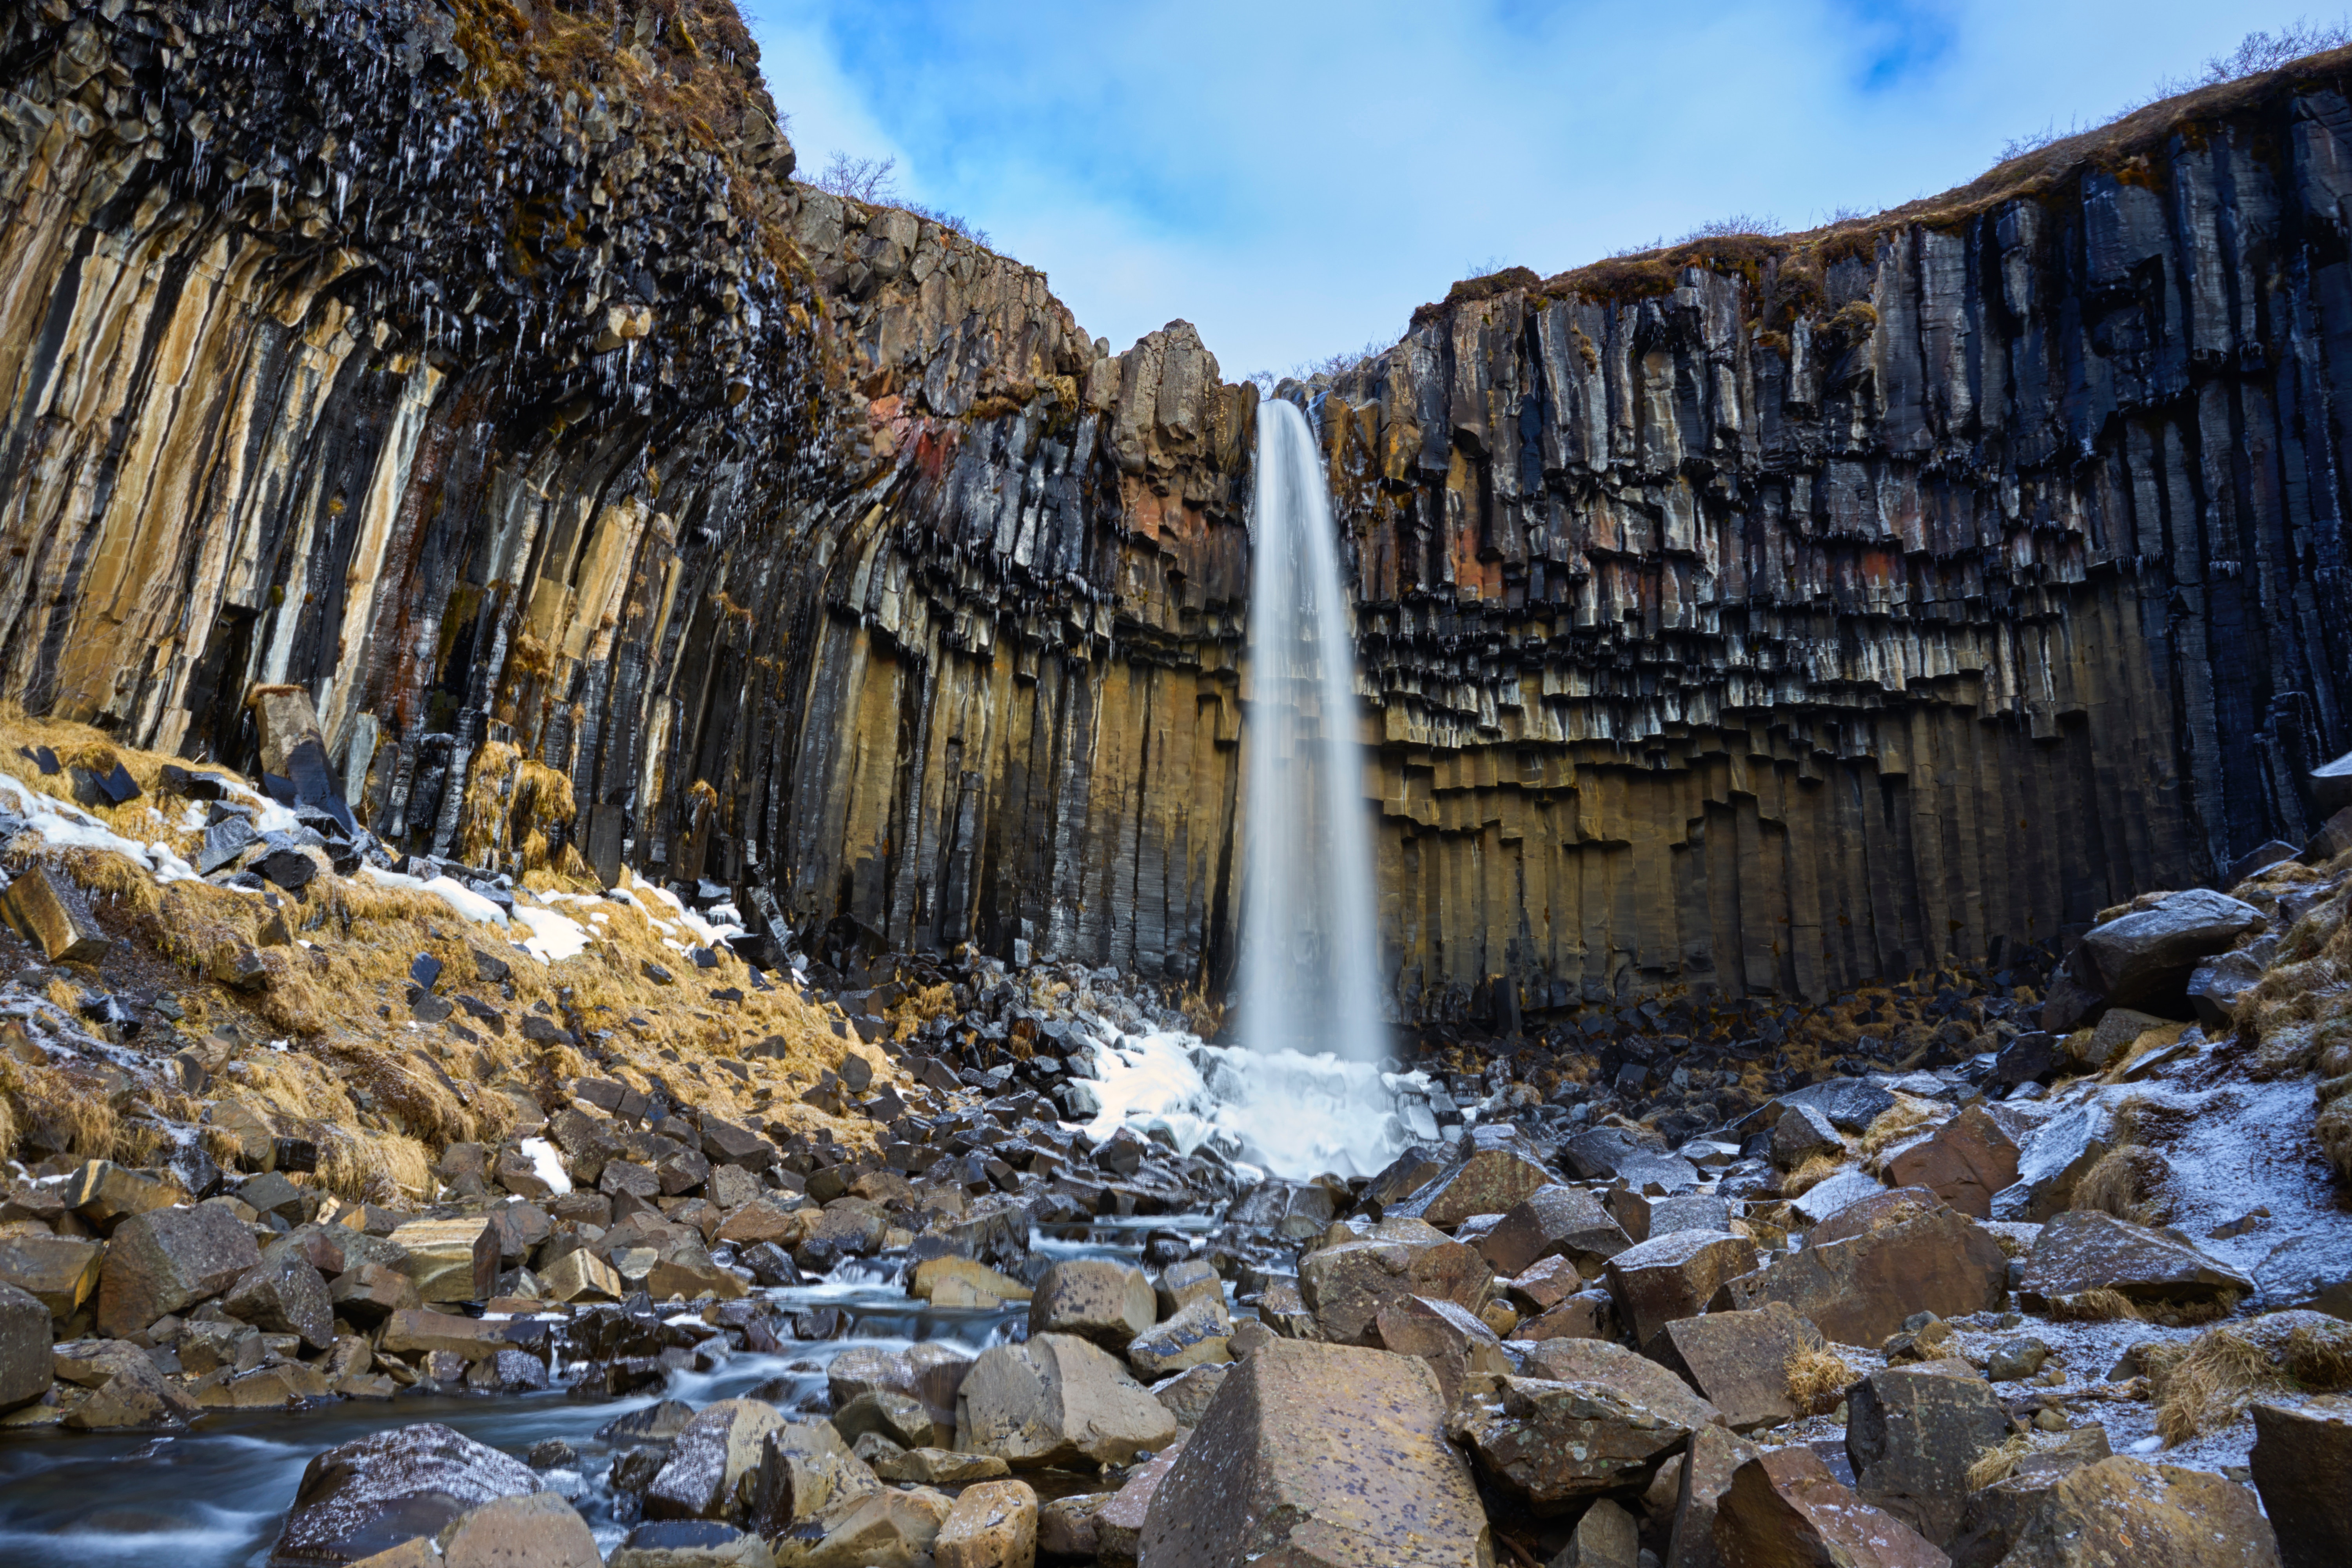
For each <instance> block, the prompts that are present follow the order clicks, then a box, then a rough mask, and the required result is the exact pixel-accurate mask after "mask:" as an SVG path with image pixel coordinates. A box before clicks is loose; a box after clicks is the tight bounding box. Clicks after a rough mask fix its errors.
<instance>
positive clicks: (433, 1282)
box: [392, 1217, 499, 1306]
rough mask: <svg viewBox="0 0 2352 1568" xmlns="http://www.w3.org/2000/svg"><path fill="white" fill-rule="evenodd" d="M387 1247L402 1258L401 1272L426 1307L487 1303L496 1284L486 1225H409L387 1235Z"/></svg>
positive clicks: (495, 1256) (495, 1245) (495, 1257)
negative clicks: (389, 1238)
mask: <svg viewBox="0 0 2352 1568" xmlns="http://www.w3.org/2000/svg"><path fill="white" fill-rule="evenodd" d="M392 1243H393V1245H394V1246H395V1247H400V1248H401V1249H402V1250H403V1252H404V1253H405V1254H406V1257H405V1258H404V1260H403V1261H402V1263H401V1268H402V1270H403V1271H404V1272H405V1273H406V1274H407V1276H408V1277H409V1279H413V1280H415V1283H416V1296H417V1300H421V1301H423V1302H425V1304H426V1305H428V1306H429V1305H432V1304H433V1303H435V1302H439V1301H482V1300H488V1299H489V1294H490V1291H491V1289H493V1288H494V1287H495V1286H496V1284H497V1282H498V1277H499V1238H498V1233H497V1232H496V1230H494V1229H493V1228H492V1226H491V1225H490V1222H489V1221H488V1220H487V1219H484V1218H480V1217H475V1218H470V1219H419V1220H411V1221H409V1223H407V1224H406V1225H404V1226H400V1227H399V1228H398V1229H397V1230H394V1232H393V1233H392Z"/></svg>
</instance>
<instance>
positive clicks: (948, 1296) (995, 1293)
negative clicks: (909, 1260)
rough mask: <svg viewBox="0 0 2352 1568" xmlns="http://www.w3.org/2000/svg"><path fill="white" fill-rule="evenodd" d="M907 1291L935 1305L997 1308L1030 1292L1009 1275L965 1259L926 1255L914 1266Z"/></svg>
mask: <svg viewBox="0 0 2352 1568" xmlns="http://www.w3.org/2000/svg"><path fill="white" fill-rule="evenodd" d="M909 1293H910V1294H912V1295H913V1296H914V1298H915V1299H916V1300H919V1301H929V1302H930V1303H931V1304H932V1305H933V1306H938V1307H1001V1306H1003V1304H1004V1303H1006V1302H1008V1301H1027V1300H1033V1299H1034V1294H1035V1293H1034V1291H1032V1290H1031V1289H1029V1287H1028V1286H1026V1285H1024V1284H1023V1283H1022V1282H1021V1281H1020V1280H1018V1279H1013V1277H1012V1276H1011V1275H1009V1274H1000V1273H998V1272H997V1271H996V1270H995V1269H993V1268H989V1267H988V1265H986V1264H984V1263H976V1262H974V1261H973V1260H972V1259H971V1258H924V1259H923V1260H922V1261H921V1262H920V1263H918V1264H916V1265H915V1279H914V1283H913V1284H912V1286H910V1287H909Z"/></svg>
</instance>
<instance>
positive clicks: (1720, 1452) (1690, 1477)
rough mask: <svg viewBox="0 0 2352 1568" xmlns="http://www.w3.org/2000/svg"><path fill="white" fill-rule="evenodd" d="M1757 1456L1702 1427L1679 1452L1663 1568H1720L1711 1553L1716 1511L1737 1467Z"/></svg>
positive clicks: (1737, 1440) (1737, 1439)
mask: <svg viewBox="0 0 2352 1568" xmlns="http://www.w3.org/2000/svg"><path fill="white" fill-rule="evenodd" d="M1759 1452H1761V1450H1759V1448H1758V1447H1756V1445H1755V1444H1753V1443H1751V1442H1749V1441H1748V1439H1747V1438H1745V1437H1742V1436H1738V1435H1737V1434H1735V1433H1732V1432H1727V1431H1726V1430H1725V1429H1724V1428H1722V1427H1720V1426H1702V1427H1700V1428H1699V1429H1698V1430H1697V1431H1696V1432H1693V1433H1692V1434H1691V1439H1690V1447H1687V1448H1685V1449H1684V1450H1683V1462H1682V1468H1681V1472H1680V1474H1679V1475H1678V1477H1677V1478H1676V1481H1675V1512H1674V1520H1673V1523H1672V1526H1671V1528H1670V1530H1669V1531H1668V1533H1667V1537H1666V1554H1665V1557H1664V1561H1663V1563H1661V1568H1722V1563H1723V1554H1722V1553H1721V1552H1717V1550H1716V1549H1715V1510H1716V1506H1717V1503H1718V1502H1719V1501H1720V1500H1721V1499H1722V1497H1723V1494H1724V1492H1725V1491H1726V1490H1727V1489H1728V1488H1729V1487H1730V1485H1731V1478H1732V1477H1733V1476H1734V1475H1736V1474H1737V1473H1738V1469H1739V1467H1740V1466H1742V1465H1744V1464H1746V1463H1747V1462H1748V1460H1750V1459H1752V1458H1755V1457H1756V1456H1757V1455H1758V1454H1759Z"/></svg>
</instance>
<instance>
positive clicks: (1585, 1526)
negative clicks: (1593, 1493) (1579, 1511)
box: [1551, 1498, 1642, 1568]
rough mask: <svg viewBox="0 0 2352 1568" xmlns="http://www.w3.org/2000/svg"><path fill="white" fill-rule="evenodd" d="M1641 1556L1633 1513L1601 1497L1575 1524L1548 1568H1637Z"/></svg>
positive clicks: (1640, 1534) (1640, 1535)
mask: <svg viewBox="0 0 2352 1568" xmlns="http://www.w3.org/2000/svg"><path fill="white" fill-rule="evenodd" d="M1641 1557H1642V1532H1641V1527H1640V1526H1639V1525H1637V1524H1636V1523H1634V1521H1633V1515H1632V1514H1630V1513H1627V1512H1626V1511H1625V1510H1623V1509H1622V1508H1620V1507H1618V1506H1617V1505H1616V1504H1615V1503H1613V1502H1612V1501H1610V1500H1608V1499H1607V1498H1602V1499H1601V1500H1599V1501H1598V1502H1596V1503H1594V1504H1593V1505H1592V1506H1591V1508H1588V1509H1586V1510H1584V1517H1582V1518H1581V1519H1580V1520H1578V1521H1576V1528H1575V1530H1573V1531H1570V1534H1569V1538H1568V1544H1567V1545H1565V1546H1563V1547H1561V1548H1560V1549H1559V1555H1558V1556H1556V1557H1554V1558H1553V1559H1552V1560H1551V1568H1640V1563H1641Z"/></svg>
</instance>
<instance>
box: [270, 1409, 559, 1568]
mask: <svg viewBox="0 0 2352 1568" xmlns="http://www.w3.org/2000/svg"><path fill="white" fill-rule="evenodd" d="M544 1489H545V1484H544V1483H543V1482H542V1481H541V1479H539V1477H538V1476H537V1475H536V1474H534V1473H533V1472H532V1471H531V1469H530V1467H529V1466H527V1465H525V1464H524V1463H523V1462H522V1461H521V1460H520V1459H514V1458H509V1457H508V1456H506V1455H504V1454H501V1453H499V1451H498V1450H497V1449H496V1448H492V1447H488V1446H486V1445H484V1444H481V1443H477V1442H476V1441H474V1440H473V1439H472V1438H471V1437H468V1436H465V1435H464V1434H463V1433H459V1432H455V1431H452V1430H451V1429H450V1428H448V1427H446V1426H442V1425H441V1424H440V1423H438V1422H434V1421H426V1422H420V1423H418V1424H416V1425H415V1426H395V1427H394V1428H392V1429H391V1430H389V1431H384V1432H374V1433H371V1434H369V1435H368V1436H364V1437H360V1438H355V1439H353V1440H352V1441H351V1442H349V1443H343V1444H341V1445H338V1446H337V1447H332V1448H329V1449H327V1450H326V1451H325V1452H324V1453H321V1454H320V1455H318V1456H316V1457H315V1458H312V1459H311V1461H310V1464H309V1465H308V1466H307V1467H306V1468H304V1469H303V1471H302V1479H301V1483H300V1484H299V1486H298V1487H297V1488H296V1489H295V1492H294V1503H293V1506H292V1508H290V1509H289V1510H288V1511H287V1515H286V1522H285V1524H284V1526H283V1527H282V1528H281V1529H280V1530H279V1531H278V1541H277V1544H276V1545H274V1546H272V1547H271V1548H270V1552H269V1562H270V1564H271V1568H296V1565H298V1564H301V1565H308V1564H314V1563H351V1562H355V1561H357V1560H358V1559H360V1558H363V1557H368V1556H372V1555H373V1554H374V1553H376V1552H382V1551H384V1550H385V1549H387V1548H389V1547H393V1546H397V1545H398V1544H400V1543H401V1542H404V1541H410V1540H414V1539H415V1538H416V1537H418V1536H434V1535H437V1534H439V1533H440V1531H442V1530H443V1529H444V1528H446V1526H447V1525H449V1524H450V1523H451V1522H453V1521H456V1520H457V1519H458V1518H459V1517H460V1516H462V1515H464V1514H467V1513H468V1512H470V1511H472V1510H475V1509H477V1508H479V1507H481V1506H482V1505H483V1504H485V1503H488V1502H494V1501H496V1500H499V1499H500V1498H512V1497H522V1496H526V1495H528V1494H531V1493H536V1492H540V1491H543V1490H544Z"/></svg>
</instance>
